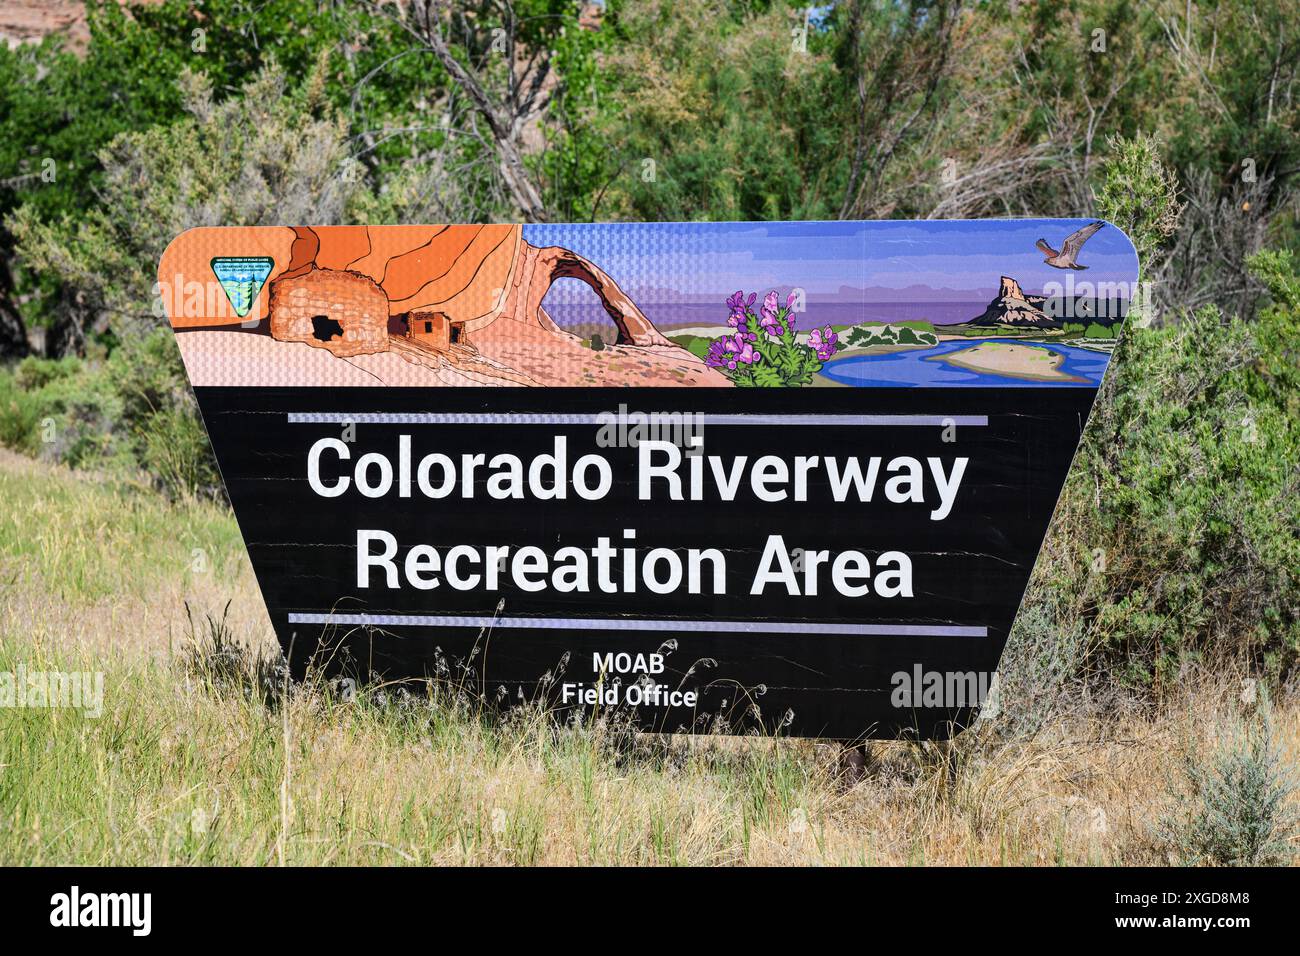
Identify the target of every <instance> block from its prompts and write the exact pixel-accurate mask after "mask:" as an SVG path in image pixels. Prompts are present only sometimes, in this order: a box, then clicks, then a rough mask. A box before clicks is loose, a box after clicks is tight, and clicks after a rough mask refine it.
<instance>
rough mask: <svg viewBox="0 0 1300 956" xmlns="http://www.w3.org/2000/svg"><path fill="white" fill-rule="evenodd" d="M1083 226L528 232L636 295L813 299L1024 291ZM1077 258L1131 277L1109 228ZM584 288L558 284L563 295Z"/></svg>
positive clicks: (1131, 264) (1039, 284)
mask: <svg viewBox="0 0 1300 956" xmlns="http://www.w3.org/2000/svg"><path fill="white" fill-rule="evenodd" d="M1089 221H1090V220H1086V219H1008V220H935V221H890V222H781V223H627V224H619V225H608V224H574V225H558V224H556V225H528V226H525V227H524V237H525V238H526V239H527V240H528V241H529V242H531V243H533V244H534V245H560V246H565V247H566V248H569V249H572V250H574V251H575V252H578V253H580V254H581V255H583V256H586V257H587V258H589V259H591V260H592V261H593V262H595V263H596V264H597V265H599V266H600V267H601V268H602V269H604V270H605V271H606V272H608V273H609V274H610V275H611V276H613V277H614V279H615V280H616V281H618V282H619V283H620V284H621V285H622V286H623V287H624V288H625V289H627V290H628V291H629V293H631V294H632V295H633V296H634V297H635V296H636V294H637V293H638V292H640V291H642V290H646V289H653V288H668V289H673V290H676V291H678V292H683V293H688V294H715V293H716V294H721V295H723V296H725V295H726V294H728V293H729V292H731V291H734V290H735V289H745V290H746V291H754V290H758V291H760V292H761V291H764V290H766V289H768V288H777V289H785V288H790V287H792V286H799V287H802V288H803V289H805V290H806V291H807V293H808V294H809V295H816V294H818V293H832V292H836V291H838V290H839V288H840V287H841V286H852V287H858V288H866V287H871V286H883V287H886V288H890V289H902V288H905V287H907V286H911V285H924V286H929V287H931V288H948V289H955V290H970V291H972V292H978V293H979V294H977V295H974V296H973V297H974V298H980V297H981V296H983V295H984V293H986V292H987V291H988V290H991V289H995V288H996V287H997V284H998V279H999V277H1001V276H1003V275H1008V276H1011V277H1012V278H1014V279H1016V280H1018V281H1019V282H1020V284H1021V286H1022V287H1023V288H1024V289H1025V290H1026V291H1027V292H1040V291H1042V288H1043V285H1044V283H1047V282H1052V281H1055V282H1058V283H1060V282H1063V281H1064V280H1065V276H1066V273H1064V272H1063V271H1061V270H1059V269H1053V268H1052V267H1050V266H1048V265H1045V264H1044V263H1043V261H1042V260H1043V255H1042V253H1041V252H1039V251H1038V249H1037V248H1035V246H1034V241H1035V240H1036V239H1038V238H1040V237H1042V238H1045V239H1047V241H1048V242H1049V243H1051V244H1052V245H1053V246H1054V247H1056V248H1058V249H1059V248H1060V243H1061V241H1062V240H1063V239H1064V238H1065V236H1066V235H1068V234H1069V233H1070V232H1073V231H1074V230H1075V229H1077V228H1078V227H1079V226H1081V225H1084V224H1085V223H1087V222H1089ZM1079 261H1080V263H1081V264H1083V265H1087V266H1089V267H1090V268H1089V269H1088V270H1087V271H1086V272H1076V273H1073V276H1074V279H1075V281H1076V282H1077V281H1081V280H1088V281H1091V282H1107V283H1114V282H1134V281H1136V279H1137V259H1136V257H1135V255H1134V253H1133V248H1132V246H1131V245H1130V243H1129V241H1128V239H1127V237H1125V236H1124V234H1123V233H1121V232H1120V231H1119V230H1118V229H1116V228H1115V227H1114V226H1109V225H1108V226H1106V227H1104V228H1103V229H1102V230H1101V231H1100V232H1098V233H1097V234H1096V235H1094V236H1093V237H1092V238H1091V239H1089V240H1088V242H1087V244H1086V245H1085V246H1084V248H1083V252H1082V253H1081V255H1080V257H1079ZM565 285H566V286H570V285H576V283H573V284H571V283H565ZM560 291H561V287H560V286H558V285H557V287H556V289H555V292H556V293H559V292H560ZM584 291H585V290H580V289H577V288H574V289H572V291H571V292H570V290H569V289H565V292H566V295H565V297H566V298H567V297H568V294H572V295H574V296H575V297H580V296H581V295H582V294H583V292H584ZM586 294H588V295H589V294H590V293H586Z"/></svg>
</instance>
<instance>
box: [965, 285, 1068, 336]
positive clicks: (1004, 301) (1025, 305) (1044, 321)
mask: <svg viewBox="0 0 1300 956" xmlns="http://www.w3.org/2000/svg"><path fill="white" fill-rule="evenodd" d="M1046 301H1047V298H1046V296H1041V295H1030V294H1029V293H1027V292H1025V291H1024V290H1023V289H1021V288H1020V283H1019V282H1017V281H1016V280H1015V279H1012V278H1011V277H1010V276H1003V277H1002V282H1001V286H1000V287H999V289H998V294H997V295H996V296H994V297H993V301H992V302H990V303H989V304H988V307H987V308H986V309H985V310H984V311H983V312H982V313H981V314H980V315H978V316H976V317H975V318H974V319H972V320H971V324H972V325H1016V326H1024V327H1031V328H1039V329H1050V328H1058V327H1060V325H1061V323H1060V322H1059V321H1057V320H1056V319H1054V318H1052V316H1050V315H1048V314H1047V313H1046V312H1045V311H1044V310H1043V304H1044V303H1045V302H1046Z"/></svg>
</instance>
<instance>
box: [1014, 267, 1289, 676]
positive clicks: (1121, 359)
mask: <svg viewBox="0 0 1300 956" xmlns="http://www.w3.org/2000/svg"><path fill="white" fill-rule="evenodd" d="M1256 268H1257V270H1258V274H1259V275H1260V277H1261V278H1262V279H1263V281H1264V282H1265V283H1266V284H1267V285H1268V286H1269V288H1270V289H1271V290H1272V291H1273V303H1272V305H1270V306H1269V307H1267V308H1265V309H1263V310H1262V311H1261V312H1260V314H1259V320H1258V322H1256V323H1246V322H1243V321H1241V320H1238V319H1224V318H1223V317H1222V316H1221V315H1220V314H1219V313H1218V311H1217V310H1216V309H1213V308H1207V309H1202V310H1200V311H1198V312H1196V313H1195V314H1193V315H1189V316H1186V317H1184V318H1183V319H1182V320H1181V321H1180V322H1179V323H1178V324H1176V325H1169V326H1165V327H1162V328H1140V327H1133V328H1129V329H1128V330H1126V332H1125V333H1124V338H1123V340H1122V341H1121V343H1120V346H1119V348H1118V350H1117V351H1116V360H1115V367H1114V368H1113V369H1112V371H1111V374H1110V375H1109V376H1108V377H1107V380H1106V383H1105V386H1104V388H1103V391H1102V394H1101V395H1100V396H1099V398H1098V402H1097V407H1096V410H1095V412H1094V415H1093V418H1092V421H1091V422H1090V423H1089V427H1088V430H1087V432H1086V433H1085V437H1084V442H1083V445H1082V448H1081V452H1080V456H1079V460H1078V461H1077V462H1076V465H1075V468H1074V469H1073V470H1072V472H1071V475H1070V478H1069V480H1068V482H1067V484H1066V488H1065V491H1064V493H1063V496H1062V499H1061V503H1060V506H1059V508H1058V512H1057V520H1056V523H1055V524H1054V525H1053V533H1052V534H1051V535H1050V536H1049V539H1048V543H1047V546H1046V548H1045V550H1044V554H1043V559H1042V560H1041V561H1040V562H1039V572H1038V573H1037V574H1036V576H1035V579H1034V581H1033V582H1032V584H1031V588H1030V592H1029V596H1028V598H1027V601H1026V605H1027V607H1028V606H1033V605H1035V604H1038V605H1042V606H1043V607H1045V608H1046V609H1048V611H1050V614H1051V616H1052V617H1053V619H1054V620H1055V622H1056V627H1057V629H1058V630H1059V631H1061V632H1063V633H1064V632H1066V631H1070V630H1071V629H1072V628H1074V627H1076V626H1082V628H1083V633H1084V639H1085V653H1083V654H1082V655H1081V656H1080V661H1081V662H1083V664H1084V665H1085V666H1086V667H1087V668H1088V669H1089V671H1090V672H1091V674H1092V676H1093V677H1094V678H1098V679H1099V680H1098V681H1097V683H1107V682H1110V681H1112V680H1113V679H1114V678H1116V677H1118V678H1119V679H1120V680H1121V681H1122V682H1123V683H1125V684H1127V685H1128V686H1130V687H1135V688H1147V689H1150V690H1153V691H1155V692H1156V693H1159V692H1160V690H1161V688H1162V687H1164V686H1165V685H1167V684H1169V683H1170V682H1171V681H1175V680H1176V679H1177V677H1178V675H1179V674H1180V673H1181V671H1182V669H1183V666H1184V664H1186V663H1187V662H1189V661H1192V660H1197V659H1202V660H1207V659H1208V660H1210V661H1212V662H1217V661H1220V660H1224V659H1227V658H1232V659H1236V660H1239V661H1243V662H1244V663H1246V664H1247V665H1248V666H1250V667H1253V668H1255V669H1257V670H1259V671H1262V672H1263V673H1265V674H1267V675H1270V676H1272V677H1273V678H1274V679H1281V678H1283V677H1284V676H1286V675H1287V674H1289V672H1291V671H1292V669H1293V668H1294V667H1295V665H1296V662H1297V659H1298V658H1300V653H1298V652H1300V536H1297V533H1296V532H1297V528H1300V495H1297V494H1296V481H1297V472H1296V462H1297V460H1300V415H1298V414H1297V407H1296V403H1297V395H1300V391H1298V387H1300V381H1298V379H1300V373H1298V372H1297V367H1298V366H1297V363H1296V355H1295V351H1296V348H1297V345H1296V343H1297V341H1298V340H1300V336H1298V335H1297V323H1298V322H1300V291H1298V290H1300V283H1297V280H1296V270H1295V263H1294V260H1293V259H1292V258H1291V257H1290V256H1289V255H1274V256H1270V257H1267V258H1265V259H1262V260H1260V261H1258V262H1257V264H1256ZM1025 620H1029V617H1025ZM1018 631H1019V633H1018V635H1017V640H1015V641H1013V643H1012V653H1028V652H1029V649H1030V648H1031V646H1034V645H1035V644H1036V643H1039V642H1035V641H1032V640H1030V639H1029V637H1028V636H1027V635H1026V634H1025V633H1024V626H1023V624H1022V626H1021V627H1020V628H1019V629H1018Z"/></svg>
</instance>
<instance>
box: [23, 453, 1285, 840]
mask: <svg viewBox="0 0 1300 956" xmlns="http://www.w3.org/2000/svg"><path fill="white" fill-rule="evenodd" d="M0 500H3V501H4V508H5V511H4V512H3V513H0V671H5V670H10V671H12V670H13V669H15V668H16V667H17V665H18V664H22V665H24V666H25V667H27V668H28V669H29V670H50V669H61V670H71V669H78V670H102V671H104V672H105V673H106V687H105V707H104V713H103V715H102V716H100V717H99V718H97V719H91V718H88V717H86V716H83V714H81V713H80V712H79V711H76V710H72V709H15V710H0V765H3V766H2V767H0V864H13V863H19V864H26V863H32V864H54V863H74V862H77V863H95V864H114V863H191V862H194V863H200V862H209V863H237V864H275V863H288V864H330V863H345V864H364V863H395V864H403V863H415V864H430V863H433V864H459V863H473V864H575V863H576V864H588V863H614V864H634V863H636V864H640V863H645V864H739V863H744V864H819V863H829V864H844V863H850V864H851V863H881V864H1087V863H1121V864H1125V863H1162V862H1169V861H1170V857H1169V853H1170V848H1169V847H1168V846H1166V845H1163V844H1162V843H1160V842H1159V840H1157V838H1156V837H1155V835H1154V834H1155V829H1156V827H1155V825H1156V823H1157V821H1158V820H1159V819H1160V817H1161V815H1162V814H1164V813H1165V812H1166V811H1167V810H1168V809H1169V807H1170V800H1171V798H1170V793H1171V782H1175V783H1176V781H1177V779H1178V774H1179V766H1180V759H1181V756H1182V755H1183V754H1184V753H1185V752H1186V751H1187V750H1188V749H1189V748H1190V749H1191V751H1192V752H1193V753H1206V754H1208V753H1209V752H1210V751H1212V749H1213V748H1214V747H1215V746H1216V744H1217V742H1218V735H1219V734H1220V733H1222V728H1223V727H1224V726H1225V724H1224V719H1225V717H1227V716H1231V715H1235V714H1238V713H1239V712H1240V711H1241V709H1242V704H1241V703H1240V701H1239V700H1238V696H1239V694H1240V685H1239V683H1238V682H1237V681H1235V680H1229V679H1219V680H1218V681H1217V682H1216V681H1215V680H1212V679H1210V678H1208V677H1203V678H1201V679H1199V680H1197V681H1195V682H1193V685H1194V687H1195V692H1192V691H1191V690H1189V691H1188V693H1187V696H1186V698H1185V700H1184V701H1183V702H1182V703H1181V704H1178V705H1174V706H1171V707H1169V708H1167V709H1166V710H1164V711H1163V712H1162V713H1161V714H1159V715H1156V716H1143V715H1142V714H1141V713H1140V712H1136V711H1135V712H1133V713H1130V714H1125V715H1121V716H1113V715H1112V716H1105V715H1091V716H1081V717H1075V718H1060V719H1057V720H1055V721H1052V722H1049V723H1048V724H1047V725H1046V726H1045V728H1044V729H1043V730H1042V731H1040V732H1039V733H1038V734H1036V735H1035V736H1034V737H1033V738H1032V739H1009V738H1008V737H1007V736H1006V735H1005V734H1004V733H1002V732H1001V731H1000V730H999V728H998V726H997V725H996V722H994V725H993V726H984V727H982V728H981V729H979V730H978V731H975V732H969V733H967V734H965V735H963V736H962V737H960V738H959V739H958V740H957V741H955V742H954V743H953V744H951V745H942V746H940V745H918V744H908V743H892V744H882V745H877V746H875V747H874V748H873V750H872V764H871V766H870V767H869V771H868V773H867V775H866V778H865V779H864V780H863V782H861V783H859V784H857V785H856V786H852V787H849V786H846V785H845V784H844V783H843V781H842V780H840V779H838V778H837V776H836V770H837V751H836V749H835V748H833V747H831V746H828V745H824V744H817V743H813V742H807V741H781V740H760V739H735V738H658V737H639V738H629V737H628V736H627V735H624V734H620V733H617V732H615V731H614V730H611V729H610V728H603V727H583V728H564V727H557V726H555V725H554V723H553V722H552V721H551V720H549V719H548V718H547V717H546V715H544V714H537V713H521V714H516V715H515V716H513V717H512V718H510V719H508V720H506V721H505V722H501V721H493V720H488V719H481V718H479V717H476V716H474V715H472V714H467V713H463V712H458V711H456V710H455V709H454V708H452V709H449V708H446V707H435V706H431V705H430V704H429V703H428V702H427V701H406V702H404V703H403V702H399V701H393V700H388V701H382V700H380V699H379V696H378V695H377V694H375V693H370V692H368V693H363V694H361V695H359V696H358V697H357V698H355V699H353V700H348V701H344V700H340V699H338V698H337V697H332V696H330V695H329V694H327V693H323V692H319V691H317V690H313V689H311V688H296V689H293V690H292V691H291V692H289V693H288V695H287V697H282V699H281V701H280V702H279V703H272V704H270V705H268V704H266V703H264V702H263V701H262V699H261V696H260V695H259V694H257V693H251V692H250V688H251V682H250V681H249V680H246V679H242V678H241V677H240V675H238V674H237V675H236V679H234V680H231V679H228V675H227V676H225V677H223V676H222V675H221V674H219V673H216V672H214V671H212V670H210V669H205V668H204V666H203V663H204V659H203V658H201V657H200V658H198V661H199V666H198V667H197V668H196V667H195V666H194V663H193V662H194V660H195V657H194V655H193V654H192V653H190V651H189V650H188V648H187V641H188V640H189V637H188V634H189V627H188V623H187V618H186V612H185V602H187V601H188V602H189V603H190V605H191V607H193V608H195V609H196V610H197V611H198V612H199V616H200V619H201V618H202V614H204V613H212V614H214V615H218V616H219V615H220V613H221V608H222V607H223V606H224V605H225V603H226V601H227V600H231V601H232V604H231V610H230V614H229V616H228V618H227V623H228V624H229V625H230V626H231V628H232V630H233V632H234V633H235V634H236V635H237V636H238V637H239V638H240V639H241V640H242V641H243V643H244V644H245V645H246V646H247V647H249V648H251V650H250V651H249V653H248V654H247V655H245V657H246V659H252V658H253V657H255V656H256V653H257V652H258V651H259V650H260V651H263V652H264V651H265V650H266V649H267V648H268V647H269V646H270V642H271V635H270V629H269V625H268V624H267V622H266V619H265V615H264V612H263V609H262V606H261V601H260V598H259V597H258V594H257V589H256V586H255V584H254V582H253V579H252V575H251V573H250V572H249V569H248V567H247V560H246V558H245V557H244V555H243V550H242V548H241V547H240V546H239V540H238V536H237V534H236V532H235V530H234V525H233V521H231V520H230V519H229V517H228V516H227V515H225V514H224V513H223V512H222V511H221V510H220V509H219V508H216V507H214V506H210V505H205V504H189V505H184V506H171V505H167V504H165V503H164V502H162V501H161V500H159V499H157V498H156V497H153V496H150V495H141V494H135V493H132V492H129V491H124V490H123V489H122V488H120V487H118V486H116V485H113V484H111V483H108V482H97V481H87V480H85V479H83V478H81V477H79V476H74V475H72V474H70V473H67V472H64V471H61V470H58V469H52V468H47V467H45V466H42V465H37V464H34V463H31V462H28V461H26V460H23V459H16V458H13V457H11V456H8V455H5V456H4V457H2V458H0ZM194 547H203V548H204V549H205V552H206V553H207V554H208V557H209V561H208V564H207V570H203V571H199V572H195V571H194V569H193V566H192V563H191V552H192V549H193V548H194ZM1014 706H1015V702H1014V701H1007V702H1005V703H1004V708H1012V707H1014ZM1273 722H1274V729H1275V732H1276V737H1277V739H1278V740H1279V741H1281V744H1282V747H1283V749H1284V751H1285V752H1286V754H1287V757H1288V759H1289V760H1290V761H1291V762H1292V763H1293V764H1294V763H1295V762H1296V761H1298V760H1300V750H1298V743H1300V707H1297V706H1296V705H1295V703H1294V701H1282V702H1280V703H1278V704H1277V705H1276V706H1275V707H1274V710H1273Z"/></svg>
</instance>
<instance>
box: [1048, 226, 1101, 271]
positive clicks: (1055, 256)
mask: <svg viewBox="0 0 1300 956" xmlns="http://www.w3.org/2000/svg"><path fill="white" fill-rule="evenodd" d="M1104 225H1105V223H1104V222H1090V223H1088V225H1086V226H1084V227H1083V228H1082V229H1078V230H1076V231H1074V232H1072V233H1070V234H1069V235H1068V236H1066V237H1065V242H1063V243H1061V251H1060V252H1057V251H1056V250H1055V249H1053V248H1052V247H1051V246H1049V245H1048V244H1047V240H1046V239H1039V240H1038V241H1037V242H1036V243H1034V245H1036V246H1037V247H1038V248H1039V249H1041V250H1042V251H1043V253H1044V254H1046V256H1047V258H1046V259H1044V260H1043V261H1044V262H1046V263H1047V264H1048V265H1049V266H1052V267H1053V268H1056V269H1078V270H1083V269H1086V268H1088V267H1087V266H1081V265H1079V263H1078V259H1079V250H1080V249H1082V248H1083V244H1084V243H1085V242H1087V241H1088V240H1089V239H1091V238H1092V236H1093V234H1094V233H1096V231H1097V230H1098V229H1100V228H1101V227H1102V226H1104Z"/></svg>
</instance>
